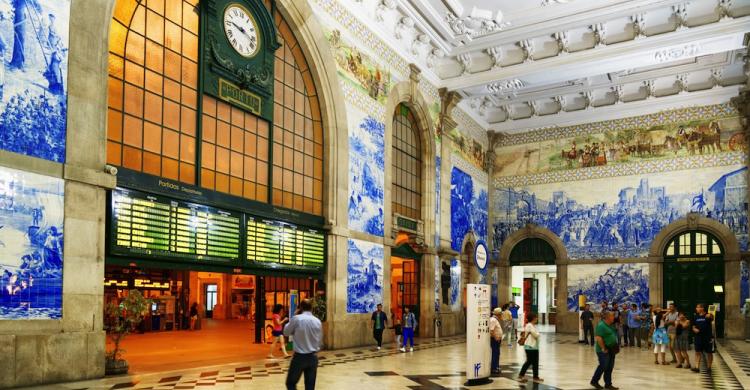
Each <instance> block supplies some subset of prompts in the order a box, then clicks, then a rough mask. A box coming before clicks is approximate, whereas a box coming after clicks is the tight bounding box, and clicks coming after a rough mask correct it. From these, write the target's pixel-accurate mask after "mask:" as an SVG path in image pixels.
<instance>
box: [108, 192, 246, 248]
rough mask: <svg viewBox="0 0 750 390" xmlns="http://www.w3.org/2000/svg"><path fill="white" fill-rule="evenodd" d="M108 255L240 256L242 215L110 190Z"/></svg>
mask: <svg viewBox="0 0 750 390" xmlns="http://www.w3.org/2000/svg"><path fill="white" fill-rule="evenodd" d="M112 203H113V210H112V223H113V225H112V229H113V232H112V242H111V243H112V252H113V253H115V254H121V255H140V256H144V255H145V256H148V257H155V258H165V257H166V258H181V259H195V260H211V261H217V260H218V261H228V260H229V261H232V260H237V259H239V257H240V252H241V250H240V242H241V235H242V231H241V222H240V221H241V220H242V214H240V213H235V212H230V211H224V210H220V209H216V208H213V207H208V206H203V205H197V204H193V203H189V202H182V201H177V200H172V199H167V198H162V197H159V196H154V195H148V194H145V193H141V192H139V191H133V190H125V189H119V188H118V189H116V190H114V191H112Z"/></svg>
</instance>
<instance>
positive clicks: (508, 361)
mask: <svg viewBox="0 0 750 390" xmlns="http://www.w3.org/2000/svg"><path fill="white" fill-rule="evenodd" d="M465 349H466V347H465V344H464V340H463V338H459V337H454V338H444V339H441V340H440V341H435V340H432V339H423V340H419V342H418V346H417V347H416V348H415V351H414V352H411V353H399V352H398V351H397V350H396V349H395V347H394V346H393V345H390V346H388V348H384V349H383V350H381V351H375V350H374V349H347V350H340V351H325V352H322V353H321V361H320V368H319V369H318V382H317V388H318V389H324V390H326V389H357V390H368V389H373V390H383V389H389V390H390V389H393V390H396V389H425V390H428V389H461V388H464V387H463V383H464V381H465V377H464V376H463V371H464V369H465V368H464V364H465ZM735 350H736V351H735V352H736V354H737V356H738V357H742V356H745V357H746V356H747V355H744V352H742V351H740V350H739V349H737V348H735ZM523 356H524V352H523V350H522V349H520V348H519V347H517V346H514V347H507V346H505V347H503V350H502V357H501V362H502V368H503V376H502V377H500V378H495V379H494V381H493V383H491V384H489V385H484V386H478V387H474V388H476V389H587V388H590V386H589V385H588V383H589V380H590V378H591V374H592V372H593V370H594V368H595V361H596V358H595V355H594V352H593V350H592V348H591V347H588V346H585V345H581V344H579V343H578V342H577V339H576V338H575V337H572V336H564V335H555V334H552V333H547V334H544V335H543V340H542V348H541V355H540V356H541V359H540V361H541V376H542V377H543V378H544V383H543V384H535V383H531V382H529V383H527V384H524V385H522V384H520V383H518V382H517V381H515V380H514V378H515V377H516V375H517V372H518V369H519V368H520V366H521V364H522V363H523ZM730 359H731V358H730ZM288 364H289V360H288V359H287V360H281V359H280V360H255V361H247V362H241V363H232V364H222V365H219V366H209V367H202V368H198V369H188V370H179V371H166V372H161V373H152V374H146V375H134V376H121V377H110V378H105V379H102V380H95V381H87V382H77V383H70V384H63V385H54V386H45V387H43V388H45V389H61V390H62V389H198V388H200V389H217V390H218V389H250V388H254V389H281V388H284V379H285V377H286V369H287V366H288ZM732 364H734V365H736V363H734V362H733V363H732ZM740 373H741V372H740ZM741 374H742V373H741ZM614 384H615V385H616V386H619V387H620V388H621V389H647V388H651V389H669V388H672V389H742V388H743V386H742V385H741V384H740V381H739V380H738V378H737V377H736V376H735V374H733V372H732V371H731V370H730V368H729V367H728V365H727V363H725V361H724V360H723V359H722V358H721V357H720V356H717V357H716V358H715V360H714V369H713V372H712V373H711V374H706V373H701V374H695V373H692V372H690V371H689V370H685V369H678V368H675V366H674V365H669V366H662V365H655V364H654V361H653V354H652V353H651V352H649V351H645V350H641V349H637V348H624V349H623V351H622V352H621V353H620V354H619V355H618V357H617V364H616V368H615V372H614ZM303 387H304V386H302V384H301V383H300V386H299V388H303Z"/></svg>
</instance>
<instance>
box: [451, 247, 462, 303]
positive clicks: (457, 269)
mask: <svg viewBox="0 0 750 390" xmlns="http://www.w3.org/2000/svg"><path fill="white" fill-rule="evenodd" d="M460 293H461V262H459V261H458V260H456V259H452V260H451V291H450V296H449V297H450V302H449V304H450V306H451V309H453V310H454V311H456V310H458V309H460V308H461V295H460Z"/></svg>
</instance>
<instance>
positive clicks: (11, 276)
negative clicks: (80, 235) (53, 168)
mask: <svg viewBox="0 0 750 390" xmlns="http://www.w3.org/2000/svg"><path fill="white" fill-rule="evenodd" d="M63 191H64V183H63V180H62V179H56V178H51V177H47V176H42V175H37V174H34V173H28V172H22V171H17V170H15V169H8V168H2V167H0V320H7V319H58V318H61V317H62V272H63V206H64V194H63Z"/></svg>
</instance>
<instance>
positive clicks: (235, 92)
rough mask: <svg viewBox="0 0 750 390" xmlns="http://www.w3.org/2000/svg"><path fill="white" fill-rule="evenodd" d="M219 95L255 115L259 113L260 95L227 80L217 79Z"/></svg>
mask: <svg viewBox="0 0 750 390" xmlns="http://www.w3.org/2000/svg"><path fill="white" fill-rule="evenodd" d="M219 97H220V98H222V99H224V100H226V101H228V102H230V103H234V104H236V105H238V106H240V107H242V108H244V109H246V110H248V111H250V112H252V113H253V114H255V115H260V108H261V103H262V101H261V99H260V96H258V95H256V94H254V93H252V92H249V91H246V90H244V89H242V88H240V87H238V86H236V85H234V84H232V83H230V82H229V81H226V80H224V79H221V78H220V79H219Z"/></svg>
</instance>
